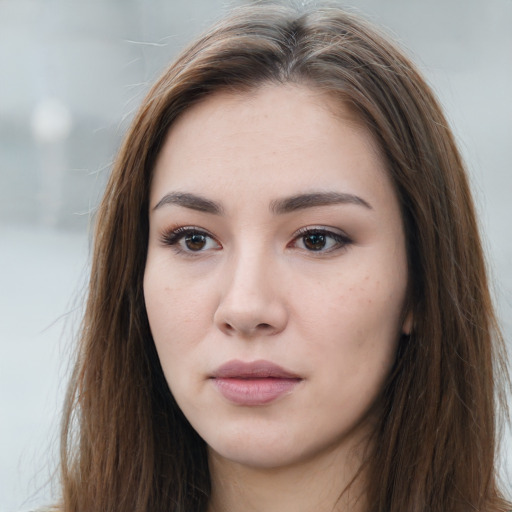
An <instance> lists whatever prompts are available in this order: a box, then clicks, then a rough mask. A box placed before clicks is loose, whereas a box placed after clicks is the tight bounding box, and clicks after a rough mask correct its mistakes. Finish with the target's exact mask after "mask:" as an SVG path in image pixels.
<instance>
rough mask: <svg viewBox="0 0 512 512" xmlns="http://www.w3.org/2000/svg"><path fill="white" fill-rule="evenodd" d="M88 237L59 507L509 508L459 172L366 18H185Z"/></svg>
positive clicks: (402, 65) (419, 95)
mask: <svg viewBox="0 0 512 512" xmlns="http://www.w3.org/2000/svg"><path fill="white" fill-rule="evenodd" d="M95 236H96V238H95V250H94V259H93V267H92V275H91V281H90V291H89V298H88V303H87V311H86V314H85V319H84V322H83V328H82V334H81V340H80V347H79V354H78V358H77V364H76V366H75V371H74V374H73V379H72V383H71V386H70V389H69V394H68V399H67V409H66V416H65V418H66V419H65V422H64V428H63V441H62V484H63V500H62V510H65V511H71V510H73V511H79V510H80V511H90V510H102V511H107V510H111V511H114V510H119V511H121V510H123V511H126V510H137V511H159V510H162V511H163V510H174V511H187V512H188V511H210V512H212V511H227V510H265V511H272V510H280V511H284V510H294V511H300V510H304V511H306V510H315V511H322V510H329V511H333V510H344V511H351V512H362V511H382V512H384V511H385V512H399V511H400V512H403V511H418V512H419V511H424V512H427V511H428V512H434V511H439V512H441V511H443V512H445V511H452V512H456V511H467V510H481V511H488V512H490V511H505V510H510V508H511V506H510V504H509V503H507V502H506V500H505V499H504V498H503V497H502V496H501V494H500V492H499V489H498V486H497V482H496V468H495V449H496V443H495V429H496V415H495V406H496V405H500V404H495V398H494V397H495V391H496V390H498V391H499V390H500V389H501V388H500V382H501V379H502V378H503V379H504V378H505V377H504V376H505V366H504V363H503V361H504V359H503V354H502V349H503V347H502V341H501V338H500V333H499V329H498V327H497V325H496V321H495V318H494V315H493V310H492V304H491V300H490V296H489V291H488V285H487V280H486V273H485V266H484V259H483V255H482V249H481V246H480V241H479V237H478V232H477V227H476V221H475V215H474V209H473V204H472V200H471V196H470V192H469V189H468V185H467V179H466V175H465V172H464V169H463V164H462V162H461V158H460V155H459V153H458V151H457V148H456V147H455V144H454V141H453V137H452V135H451V132H450V130H449V128H448V127H447V123H446V121H445V119H444V117H443V115H442V113H441V111H440V109H439V106H438V104H437V102H436V100H435V99H434V97H433V96H432V93H431V91H430V90H429V88H428V87H427V86H426V84H425V82H424V81H423V79H422V78H421V77H420V76H419V75H418V73H417V72H416V71H415V69H414V67H413V65H412V64H411V63H410V62H409V61H408V60H407V59H406V58H405V57H404V56H403V54H402V53H401V52H400V51H399V50H398V49H397V48H396V47H395V46H394V45H393V44H392V43H390V42H389V41H388V40H387V39H386V38H385V37H383V36H382V35H380V34H379V33H378V32H377V31H376V30H375V29H374V28H373V27H370V26H369V25H368V24H367V23H365V22H363V21H362V20H360V19H359V18H356V17H354V16H351V15H348V14H346V13H344V12H342V11H340V10H339V9H337V8H333V7H325V8H321V7H317V8H315V9H312V10H309V11H308V10H305V11H302V12H298V11H296V10H293V9H288V8H284V7H277V6H269V5H262V6H257V7H247V8H242V9H239V10H237V11H235V12H234V13H233V14H232V15H231V16H229V17H228V18H227V19H225V20H224V21H223V22H221V23H219V24H218V25H217V26H215V27H214V28H213V29H212V30H211V31H210V32H208V33H206V34H205V35H204V36H203V37H201V38H200V39H199V40H198V41H197V42H196V43H194V44H193V45H192V46H190V47H189V48H188V49H186V50H185V51H184V52H183V53H182V54H181V56H180V57H179V58H178V59H177V61H176V62H175V63H174V64H173V65H172V66H171V67H170V68H169V70H168V71H167V72H166V73H165V74H164V75H163V76H162V77H161V79H160V80H159V81H158V82H157V84H156V85H155V86H154V87H153V89H152V90H151V91H150V92H149V94H148V96H147V97H146V99H145V100H144V102H143V105H142V106H141V108H140V110H139V113H138V114H137V116H136V118H135V120H134V122H133V125H132V127H131V129H130V131H129V133H128V135H127V137H126V141H125V143H124V146H123V147H122V149H121V151H120V154H119V157H118V159H117V162H116V164H115V166H114V169H113V172H112V176H111V179H110V182H109V184H108V186H107V190H106V193H105V197H104V200H103V202H102V204H101V207H100V210H99V213H98V218H97V228H96V235H95ZM497 396H498V397H501V396H502V395H500V394H498V395H497ZM501 405H502V406H503V407H504V403H501Z"/></svg>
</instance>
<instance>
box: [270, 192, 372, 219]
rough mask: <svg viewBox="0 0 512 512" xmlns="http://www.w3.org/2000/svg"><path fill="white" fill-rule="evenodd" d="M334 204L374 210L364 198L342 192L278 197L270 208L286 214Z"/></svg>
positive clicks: (277, 212) (275, 211)
mask: <svg viewBox="0 0 512 512" xmlns="http://www.w3.org/2000/svg"><path fill="white" fill-rule="evenodd" d="M332 204H355V205H358V206H364V207H365V208H368V209H369V210H373V208H372V207H371V205H370V203H368V202H367V201H365V200H364V199H363V198H361V197H359V196H356V195H354V194H347V193H342V192H313V193H311V194H298V195H296V196H292V197H286V198H283V199H276V200H275V201H272V203H271V204H270V210H271V211H272V212H273V213H275V214H284V213H291V212H294V211H297V210H303V209H305V208H314V207H316V206H329V205H332Z"/></svg>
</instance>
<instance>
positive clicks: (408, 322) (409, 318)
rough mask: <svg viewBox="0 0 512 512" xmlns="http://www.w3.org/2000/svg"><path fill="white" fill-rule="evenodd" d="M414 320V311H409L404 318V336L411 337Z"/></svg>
mask: <svg viewBox="0 0 512 512" xmlns="http://www.w3.org/2000/svg"><path fill="white" fill-rule="evenodd" d="M413 320H414V316H413V314H412V311H411V310H409V311H408V312H407V314H406V315H405V318H404V323H403V324H402V334H405V335H406V336H410V334H411V332H412V326H413Z"/></svg>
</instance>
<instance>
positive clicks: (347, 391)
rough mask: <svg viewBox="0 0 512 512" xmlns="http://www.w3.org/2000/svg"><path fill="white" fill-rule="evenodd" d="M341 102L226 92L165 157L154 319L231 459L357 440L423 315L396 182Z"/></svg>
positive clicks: (149, 297) (261, 463) (149, 294)
mask: <svg viewBox="0 0 512 512" xmlns="http://www.w3.org/2000/svg"><path fill="white" fill-rule="evenodd" d="M330 101H331V100H329V99H327V98H326V97H325V96H324V95H321V94H319V93H315V92H313V91H311V90H309V89H307V88H304V87H298V86H266V87H262V88H260V89H258V90H257V91H255V92H252V93H250V94H249V93H247V94H227V93H226V94H224V93H218V94H217V95H213V96H212V97H210V98H208V99H206V100H205V101H204V102H203V103H200V104H198V105H196V106H194V107H192V108H191V109H190V110H188V111H187V112H186V113H185V114H184V115H183V116H182V117H181V118H179V120H178V121H177V122H176V123H175V124H174V125H173V127H172V129H171V130H170V133H169V135H168V137H167V139H166V141H165V144H164V146H163V148H162V151H161V153H160V155H159V158H158V161H157V164H156V168H155V173H154V179H153V182H152V185H151V192H150V212H149V216H150V235H149V249H148V255H147V264H146V270H145V276H144V295H145V301H146V307H147V313H148V317H149V322H150V326H151V331H152V334H153V337H154V341H155V344H156V348H157V351H158V355H159V357H160V361H161V364H162V368H163V371H164V373H165V377H166V379H167V382H168V384H169V387H170V389H171V391H172V393H173V395H174V397H175V399H176V401H177V403H178V404H179V406H180V408H181V409H182V411H183V413H184V414H185V416H186V417H187V418H188V420H189V421H190V423H191V424H192V426H193V427H194V428H195V430H196V431H197V432H198V433H199V435H200V436H201V437H202V438H203V439H204V440H205V441H206V443H207V444H208V446H209V449H210V451H211V453H212V454H214V455H215V456H216V457H217V458H220V459H222V460H229V461H234V462H238V463H241V464H246V465H249V466H253V467H265V468H271V467H282V466H285V465H290V464H298V463H300V462H301V461H306V460H313V459H314V458H315V457H321V456H323V455H335V454H337V453H342V452H345V451H346V449H347V448H350V447H352V446H354V443H356V442H357V441H359V440H361V439H362V437H363V436H364V435H365V434H366V433H367V430H368V428H369V421H365V420H368V418H369V416H370V415H369V412H370V409H371V407H372V405H373V404H374V403H375V400H376V398H377V396H378V394H379V392H380V391H381V389H382V386H383V384H384V381H385V380H386V377H387V376H388V375H389V372H390V369H391V366H392V364H393V360H394V358H395V352H396V347H397V342H398V339H399V337H400V334H401V332H402V331H407V330H408V328H409V325H408V324H409V323H410V318H409V315H406V318H407V320H406V325H403V323H402V321H403V318H404V311H403V308H404V300H405V294H406V287H407V264H406V253H405V241H404V233H403V229H402V222H401V217H400V212H399V205H398V202H397V199H396V197H395V193H394V190H393V187H392V184H391V182H390V180H389V178H388V177H387V175H386V171H385V166H384V162H383V161H382V159H381V157H380V156H379V153H378V151H377V150H376V149H375V146H374V144H373V141H372V138H371V136H370V135H369V134H368V133H367V132H366V131H365V130H364V129H363V128H361V127H360V126H359V125H358V124H357V123H355V122H354V121H353V120H351V116H350V115H349V113H348V112H343V111H341V114H340V107H339V105H334V104H332V103H330ZM335 110H336V112H337V113H336V114H334V113H333V112H334V111H335Z"/></svg>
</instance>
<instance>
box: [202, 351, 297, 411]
mask: <svg viewBox="0 0 512 512" xmlns="http://www.w3.org/2000/svg"><path fill="white" fill-rule="evenodd" d="M210 379H211V380H212V382H213V384H214V385H215V387H216V388H217V390H218V391H219V392H220V394H221V395H222V396H223V397H224V398H225V399H226V400H227V401H228V402H231V403H233V404H235V405H241V406H258V405H266V404H269V403H271V402H274V401H275V400H277V399H278V398H281V397H283V396H285V395H288V394H290V393H291V392H292V391H293V390H294V388H295V387H296V386H297V385H298V384H299V383H300V382H302V380H303V379H302V378H301V377H300V376H299V375H297V374H295V373H293V372H290V371H288V370H286V369H284V368H282V367H280V366H278V365H276V364H274V363H272V362H270V361H263V360H260V361H252V362H248V363H246V362H243V361H238V360H234V361H229V362H228V363H226V364H223V365H222V366H220V367H219V368H218V369H217V370H216V371H215V372H214V374H213V375H212V376H211V377H210Z"/></svg>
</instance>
